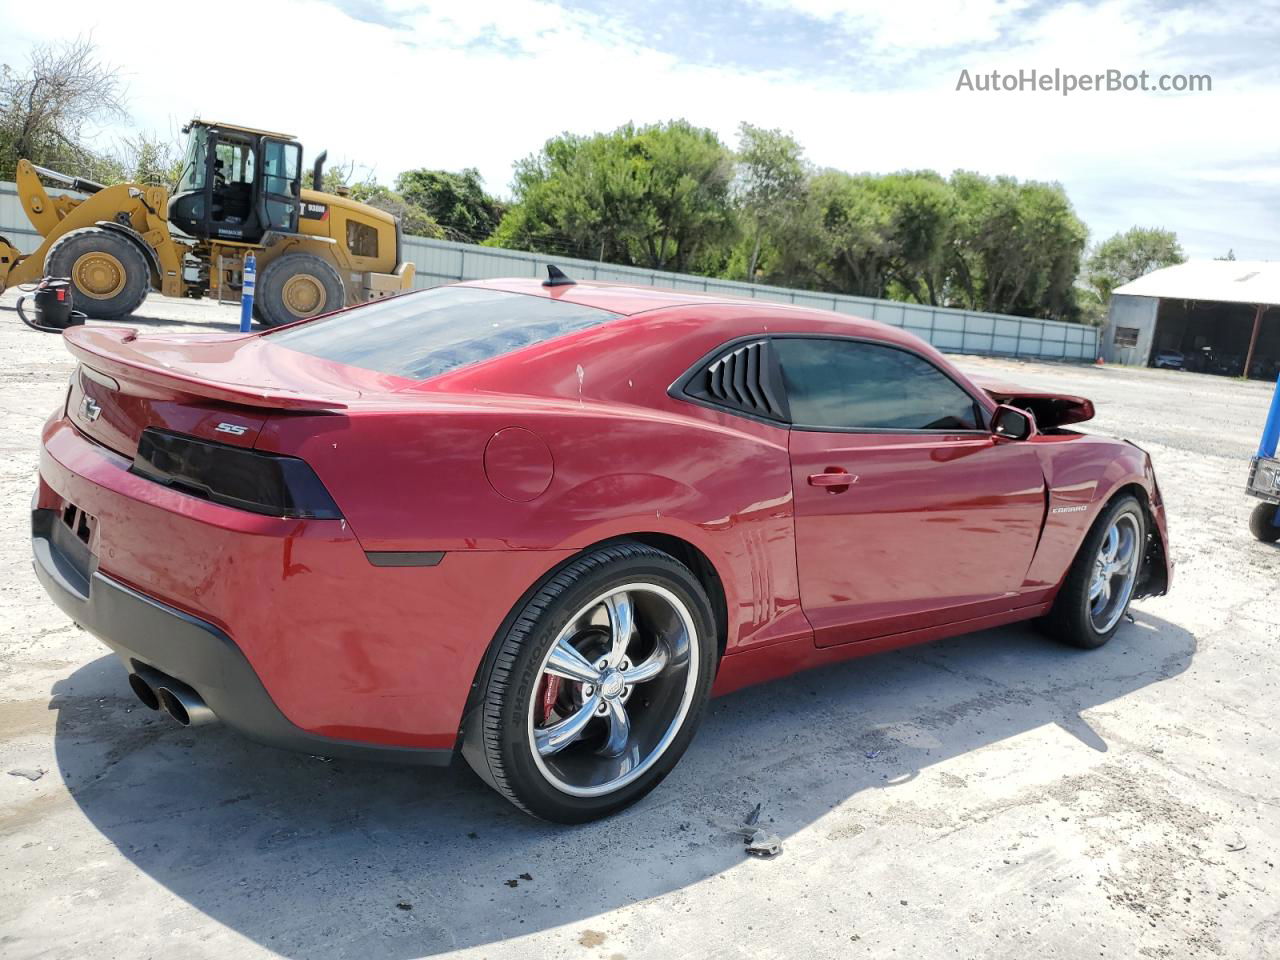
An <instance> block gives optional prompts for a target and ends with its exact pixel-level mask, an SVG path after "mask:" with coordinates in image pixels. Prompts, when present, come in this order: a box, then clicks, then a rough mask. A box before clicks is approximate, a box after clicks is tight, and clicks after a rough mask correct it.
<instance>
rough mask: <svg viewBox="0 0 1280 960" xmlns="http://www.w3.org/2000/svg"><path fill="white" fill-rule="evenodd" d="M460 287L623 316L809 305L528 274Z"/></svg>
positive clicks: (472, 282)
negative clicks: (546, 279) (549, 281)
mask: <svg viewBox="0 0 1280 960" xmlns="http://www.w3.org/2000/svg"><path fill="white" fill-rule="evenodd" d="M457 286H460V287H482V288H484V289H487V290H501V291H503V292H506V293H523V294H527V295H529V296H536V297H545V298H546V299H548V300H563V301H565V302H566V303H576V304H580V305H581V306H584V307H595V308H596V309H598V310H607V311H609V312H610V313H616V314H620V315H621V316H624V317H630V316H634V315H635V314H637V313H646V312H648V311H650V310H661V309H664V308H666V307H686V306H693V305H703V306H708V305H711V304H733V305H736V306H741V305H743V304H752V305H755V306H761V305H767V306H769V307H777V308H779V309H784V310H804V311H805V312H810V311H811V309H812V308H804V307H796V306H793V305H792V304H785V303H775V302H774V301H769V300H755V299H752V298H751V297H734V296H729V295H720V294H711V293H694V292H692V291H686V290H669V289H665V288H663V287H633V286H629V285H627V284H623V283H600V282H598V281H594V280H578V281H575V282H574V283H572V284H564V285H562V286H555V287H545V286H543V285H542V281H541V280H538V279H536V278H533V277H530V278H528V279H524V278H520V277H516V278H511V277H507V278H503V279H501V280H468V281H465V282H463V283H460V284H457Z"/></svg>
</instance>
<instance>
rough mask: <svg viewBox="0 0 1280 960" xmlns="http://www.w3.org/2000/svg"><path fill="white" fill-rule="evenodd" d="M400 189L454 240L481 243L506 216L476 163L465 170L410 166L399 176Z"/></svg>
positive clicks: (397, 185) (398, 184) (406, 198)
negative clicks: (428, 168)
mask: <svg viewBox="0 0 1280 960" xmlns="http://www.w3.org/2000/svg"><path fill="white" fill-rule="evenodd" d="M396 191H397V192H398V193H399V194H400V196H402V197H403V198H404V199H405V201H406V202H408V203H409V204H412V205H413V206H415V207H417V208H419V209H421V210H423V211H425V212H426V213H427V215H428V216H430V217H431V219H432V220H434V221H435V222H436V223H437V224H439V225H440V227H441V228H442V229H443V230H444V235H445V236H446V237H447V238H448V239H450V240H458V241H461V242H463V243H480V242H482V241H484V240H486V239H488V237H489V235H490V234H492V233H493V231H494V228H495V227H497V225H498V221H499V220H500V219H501V218H502V205H501V204H500V203H499V202H498V201H497V200H495V199H494V198H493V197H491V196H489V194H487V193H486V192H485V190H484V181H483V180H481V179H480V172H479V171H478V170H476V169H474V168H472V167H468V168H467V169H466V170H463V171H462V172H461V173H450V172H448V171H446V170H427V169H425V168H423V169H418V170H406V171H404V173H402V174H400V176H398V177H396Z"/></svg>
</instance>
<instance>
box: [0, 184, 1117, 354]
mask: <svg viewBox="0 0 1280 960" xmlns="http://www.w3.org/2000/svg"><path fill="white" fill-rule="evenodd" d="M0 234H3V235H4V236H6V237H7V238H8V239H9V241H10V242H11V243H13V244H15V245H16V246H17V247H18V248H19V249H21V250H22V251H23V252H30V251H31V250H34V249H35V248H36V247H37V246H38V245H39V243H40V237H39V235H38V234H36V232H35V231H34V230H32V229H31V224H30V223H28V222H27V219H26V214H25V213H24V212H23V210H22V206H21V204H19V202H18V197H17V191H16V188H15V186H14V184H12V183H7V182H0ZM404 258H405V259H406V260H411V261H413V262H414V263H415V264H416V265H417V276H418V279H417V285H418V286H419V287H433V286H438V285H439V284H442V283H454V282H456V281H458V280H483V279H488V278H493V277H512V276H521V277H533V276H544V275H545V274H546V265H547V264H548V263H555V264H556V265H557V266H559V267H560V268H561V269H562V270H564V271H565V272H566V273H568V274H569V275H570V276H571V277H574V278H575V279H579V280H604V281H611V282H615V283H629V284H635V285H639V286H650V287H666V288H668V289H675V290H692V291H698V292H706V293H713V294H714V293H720V294H728V295H731V296H737V297H751V298H753V299H757V300H771V301H774V302H777V303H794V304H796V305H798V306H806V307H817V308H819V309H823V310H834V311H836V312H837V313H847V314H851V315H853V316H858V317H868V318H870V319H872V320H879V321H881V322H882V323H888V324H892V325H893V326H895V327H902V328H903V329H905V330H909V331H911V332H912V333H914V334H916V335H917V336H919V337H922V338H924V339H925V340H928V341H929V342H930V343H932V344H933V345H934V346H935V347H937V348H938V349H939V350H943V351H946V352H948V353H973V354H985V355H989V356H1009V357H1047V358H1052V359H1063V360H1084V361H1092V360H1094V359H1095V358H1096V357H1097V356H1098V330H1097V329H1096V328H1094V327H1085V326H1081V325H1079V324H1074V323H1059V322H1057V321H1053V320H1031V319H1027V318H1026V317H1012V316H1006V315H1004V314H998V313H979V312H975V311H971V310H956V309H953V308H950V307H929V306H922V305H919V304H914V303H902V302H900V301H897V300H876V299H872V298H870V297H848V296H843V295H840V294H830V293H813V292H810V291H807V290H792V289H788V288H786V287H771V286H766V285H763V284H754V283H740V282H737V281H733V280H718V279H715V278H714V277H698V276H693V275H691V274H682V273H666V272H663V271H660V270H642V269H638V268H636V267H619V266H614V265H612V264H607V263H595V262H594V261H591V260H575V259H573V258H571V257H550V258H549V257H547V256H546V255H544V254H539V253H526V252H524V251H521V250H503V249H500V248H497V247H481V246H476V245H473V244H467V243H452V242H450V241H447V240H429V239H427V238H425V237H405V240H404Z"/></svg>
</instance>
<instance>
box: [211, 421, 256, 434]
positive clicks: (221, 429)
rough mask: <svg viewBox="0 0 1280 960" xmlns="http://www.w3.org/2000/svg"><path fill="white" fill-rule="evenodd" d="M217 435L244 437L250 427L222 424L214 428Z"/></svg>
mask: <svg viewBox="0 0 1280 960" xmlns="http://www.w3.org/2000/svg"><path fill="white" fill-rule="evenodd" d="M213 429H214V431H215V432H217V433H229V434H231V435H232V436H233V437H243V436H244V433H245V431H246V430H248V429H249V428H248V427H242V426H240V424H238V423H220V424H218V425H217V426H216V427H214V428H213Z"/></svg>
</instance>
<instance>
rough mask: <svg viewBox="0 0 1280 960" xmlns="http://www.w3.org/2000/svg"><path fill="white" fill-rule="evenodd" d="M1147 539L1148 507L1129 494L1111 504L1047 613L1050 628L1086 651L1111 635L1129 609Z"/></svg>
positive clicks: (1093, 528)
mask: <svg viewBox="0 0 1280 960" xmlns="http://www.w3.org/2000/svg"><path fill="white" fill-rule="evenodd" d="M1146 542H1147V518H1146V511H1145V510H1143V508H1142V504H1140V503H1139V502H1138V499H1137V498H1136V497H1133V496H1129V495H1125V496H1122V497H1118V498H1116V499H1115V500H1113V501H1112V502H1111V503H1110V504H1108V505H1107V506H1106V508H1105V509H1104V510H1103V511H1102V514H1101V516H1099V517H1098V519H1097V521H1096V522H1095V523H1094V525H1093V527H1092V529H1090V531H1089V533H1088V535H1087V536H1086V537H1085V538H1084V543H1083V544H1081V546H1080V550H1079V552H1078V553H1077V554H1076V558H1075V560H1074V561H1073V562H1072V564H1071V569H1070V570H1068V571H1067V576H1066V579H1065V580H1064V581H1063V583H1062V588H1061V589H1060V590H1059V591H1058V597H1057V599H1056V600H1055V601H1054V604H1053V609H1052V610H1050V611H1049V614H1048V615H1047V616H1046V617H1045V626H1046V627H1048V629H1049V632H1051V633H1052V634H1053V635H1054V636H1056V637H1057V638H1058V639H1059V640H1061V641H1063V642H1064V643H1069V644H1071V645H1072V646H1075V647H1082V648H1084V649H1086V650H1093V649H1096V648H1097V647H1100V646H1102V645H1103V644H1104V643H1106V642H1107V641H1108V640H1110V639H1111V637H1112V635H1114V634H1115V632H1116V630H1118V629H1119V627H1120V621H1121V620H1122V619H1123V617H1124V614H1125V611H1127V610H1128V609H1129V601H1130V600H1131V599H1132V598H1133V588H1134V585H1135V584H1136V583H1137V580H1138V574H1139V572H1140V571H1141V569H1142V558H1143V555H1144V554H1145V552H1146Z"/></svg>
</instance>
